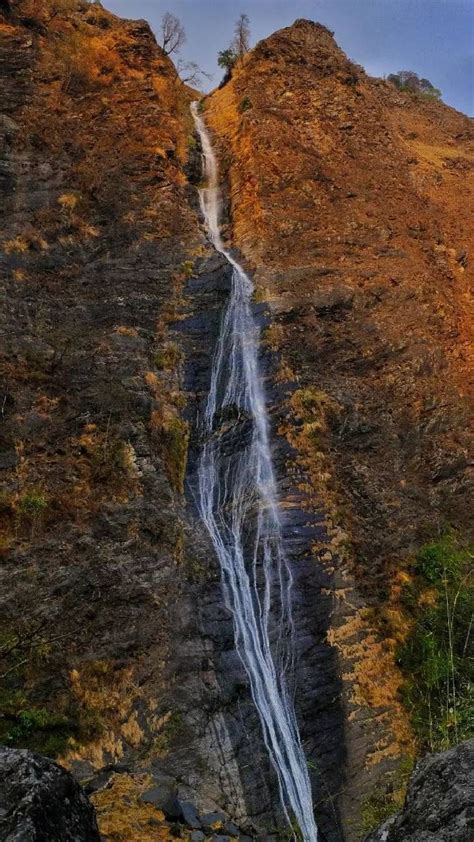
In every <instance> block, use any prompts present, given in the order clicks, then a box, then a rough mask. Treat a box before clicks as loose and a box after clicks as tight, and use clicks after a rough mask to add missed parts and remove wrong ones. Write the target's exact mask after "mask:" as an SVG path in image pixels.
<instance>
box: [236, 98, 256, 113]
mask: <svg viewBox="0 0 474 842" xmlns="http://www.w3.org/2000/svg"><path fill="white" fill-rule="evenodd" d="M252 107H253V106H252V102H251V100H250V99H249V98H248V96H244V98H243V100H241V102H240V104H239V111H240V113H241V114H243V113H244V111H249V109H250V108H252Z"/></svg>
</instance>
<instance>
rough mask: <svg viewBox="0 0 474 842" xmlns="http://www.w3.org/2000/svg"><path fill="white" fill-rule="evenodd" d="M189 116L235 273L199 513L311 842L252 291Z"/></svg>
mask: <svg viewBox="0 0 474 842" xmlns="http://www.w3.org/2000/svg"><path fill="white" fill-rule="evenodd" d="M191 110H192V114H193V117H194V121H195V125H196V129H197V131H198V134H199V137H200V139H201V145H202V150H203V158H204V170H205V172H204V175H205V180H206V186H205V187H203V188H201V190H200V191H199V195H200V203H201V209H202V213H203V215H204V218H205V221H206V226H207V231H208V235H209V239H210V240H211V242H212V244H213V245H214V247H215V248H216V249H217V251H219V252H220V253H221V254H222V255H223V256H224V257H225V258H226V260H227V261H228V262H229V263H230V265H231V266H232V288H231V293H230V296H229V301H228V305H227V308H226V311H225V313H224V316H223V319H222V323H221V329H220V335H219V338H218V342H217V347H216V351H215V355H214V359H213V365H212V374H211V384H210V388H209V395H208V400H207V405H206V410H205V413H204V420H203V429H202V436H203V440H204V444H203V447H202V452H201V457H200V461H199V467H198V505H199V509H200V514H201V517H202V520H203V522H204V524H205V526H206V528H207V530H208V532H209V535H210V537H211V540H212V543H213V546H214V549H215V551H216V554H217V557H218V560H219V563H220V567H221V573H222V586H223V594H224V601H225V605H226V607H227V608H228V609H229V610H230V612H231V613H232V617H233V625H234V635H235V643H236V648H237V651H238V653H239V656H240V658H241V660H242V663H243V665H244V667H245V670H246V672H247V675H248V677H249V681H250V688H251V693H252V698H253V701H254V704H255V707H256V709H257V711H258V714H259V718H260V722H261V725H262V731H263V738H264V742H265V746H266V749H267V752H268V755H269V758H270V761H271V763H272V766H273V768H274V769H275V772H276V775H277V779H278V786H279V792H280V800H281V803H282V807H283V810H284V813H285V816H286V818H287V821H288V823H289V824H292V823H293V821H296V823H297V824H298V827H299V829H300V831H301V834H302V837H303V839H304V840H305V842H316V840H317V828H316V823H315V820H314V810H313V802H312V794H311V784H310V780H309V775H308V769H307V765H306V760H305V756H304V752H303V748H302V745H301V740H300V736H299V731H298V725H297V722H296V716H295V710H294V705H293V701H292V698H291V693H290V692H289V682H288V676H289V675H290V674H291V668H292V662H293V651H294V646H293V619H292V609H291V585H292V576H291V570H290V567H289V565H288V562H287V559H286V557H285V553H284V551H283V541H282V530H281V523H280V515H279V509H278V500H277V491H276V483H275V476H274V471H273V465H272V459H271V451H270V441H269V426H268V416H267V412H266V406H265V399H264V394H263V389H262V384H261V377H260V373H259V367H258V347H259V330H258V327H257V324H256V322H255V320H254V319H253V316H252V313H251V308H250V300H251V295H252V291H253V284H252V281H251V279H250V278H249V277H248V275H247V274H246V273H245V272H244V270H243V269H242V267H241V266H240V265H239V263H238V262H237V261H236V260H235V258H234V257H233V256H232V255H231V254H230V252H229V251H228V250H227V249H226V248H225V246H224V243H223V241H222V237H221V233H220V208H221V196H220V191H219V183H218V166H217V160H216V156H215V154H214V151H213V148H212V143H211V140H210V136H209V133H208V131H207V129H206V126H205V124H204V121H203V119H202V117H201V116H200V114H199V112H198V104H197V103H193V104H192V106H191ZM235 445H237V446H235Z"/></svg>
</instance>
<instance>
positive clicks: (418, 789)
mask: <svg viewBox="0 0 474 842" xmlns="http://www.w3.org/2000/svg"><path fill="white" fill-rule="evenodd" d="M473 762H474V741H473V740H471V741H470V742H467V743H462V744H461V745H459V746H457V747H456V748H453V749H451V750H450V751H445V752H443V753H442V754H434V755H428V757H426V758H425V759H424V760H422V761H421V762H420V763H419V764H418V765H417V767H416V769H415V771H414V773H413V776H412V778H411V779H410V784H409V786H408V792H407V797H406V801H405V804H404V807H403V810H402V812H401V813H399V814H398V815H397V816H394V817H393V818H391V819H389V820H388V822H386V823H385V825H384V826H383V827H381V828H380V829H379V830H376V831H375V832H374V833H371V834H370V835H369V836H368V837H367V839H366V842H430V840H433V842H434V840H436V842H464V840H465V839H469V838H470V836H471V835H472V828H473V821H472V804H473V801H474V787H473V783H472V767H473Z"/></svg>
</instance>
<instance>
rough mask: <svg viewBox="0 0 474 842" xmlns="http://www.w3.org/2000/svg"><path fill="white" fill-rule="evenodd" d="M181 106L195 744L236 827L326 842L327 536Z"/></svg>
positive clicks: (335, 770)
mask: <svg viewBox="0 0 474 842" xmlns="http://www.w3.org/2000/svg"><path fill="white" fill-rule="evenodd" d="M193 116H194V120H195V124H196V130H197V134H198V137H199V140H200V144H201V148H202V162H203V168H204V179H205V187H203V188H201V189H200V191H199V198H200V208H201V212H202V217H203V222H204V227H205V230H206V233H207V238H208V240H209V241H210V244H211V246H212V249H209V250H208V252H209V256H206V257H205V258H203V259H202V260H200V261H199V265H198V266H197V272H196V275H195V277H193V278H192V279H191V280H190V282H189V285H188V290H187V294H188V298H189V300H190V302H191V303H192V315H188V317H187V318H186V319H184V320H183V322H182V323H181V324H180V331H181V332H182V334H183V341H184V345H185V346H187V348H186V358H187V364H186V375H185V381H186V382H185V384H184V385H185V390H186V391H187V392H188V396H189V398H190V399H189V402H188V416H189V420H190V421H191V425H192V430H193V432H192V436H191V442H190V454H189V463H188V476H187V481H188V490H189V503H190V509H191V515H190V517H191V520H193V521H194V524H195V529H196V542H195V544H196V549H197V554H198V555H199V554H201V556H203V555H204V556H206V554H209V555H212V556H214V557H215V558H216V559H217V562H216V567H218V568H219V571H220V583H216V582H214V584H212V585H209V586H208V587H207V589H206V595H205V596H204V598H201V600H200V605H199V618H198V626H199V633H200V635H201V643H200V645H201V646H202V650H201V651H202V652H206V658H205V661H206V672H207V675H208V683H209V682H210V683H211V684H212V685H213V686H212V696H213V708H214V709H213V710H212V711H210V712H209V711H208V714H209V717H210V721H209V724H208V727H207V728H206V729H205V732H206V734H205V735H204V732H203V734H202V738H201V740H200V742H201V750H200V754H201V755H202V754H206V753H207V754H209V750H210V748H212V747H214V748H215V746H216V745H218V746H219V753H220V755H221V757H220V764H219V763H217V762H211V763H210V765H209V767H208V769H207V774H208V775H212V773H213V772H214V774H215V775H216V776H217V778H218V786H217V789H218V790H221V792H222V800H221V803H222V804H223V805H224V806H225V807H226V809H227V810H228V811H230V812H231V813H233V815H234V816H235V818H236V819H237V820H238V821H239V822H240V823H241V825H242V822H244V824H245V823H247V826H248V827H249V828H251V827H252V828H255V829H256V831H257V832H259V833H262V832H263V831H265V832H266V833H270V834H277V835H280V834H281V836H282V838H283V837H284V836H288V832H289V831H290V833H291V830H290V828H293V830H296V829H298V831H297V832H298V834H299V835H300V836H301V838H303V839H304V840H308V842H309V840H316V839H318V840H320V842H324V841H327V842H341V840H343V839H344V836H343V831H342V829H341V825H340V819H339V814H338V806H337V800H338V792H340V790H341V788H342V786H343V781H342V776H343V767H344V729H343V719H342V711H341V707H340V703H339V700H340V686H339V680H338V677H337V668H336V663H335V656H334V652H333V650H332V649H331V647H329V646H328V644H327V641H326V631H327V628H328V625H329V616H330V612H331V598H330V596H329V594H330V591H331V581H330V575H329V574H328V573H326V572H325V571H324V570H323V569H322V568H321V569H320V568H319V567H317V566H316V565H315V563H314V560H313V559H312V558H311V557H310V550H311V546H312V544H313V543H314V542H315V541H324V540H325V539H326V536H325V531H324V527H323V523H322V516H321V515H318V513H317V512H314V511H313V512H310V511H309V510H308V508H307V506H306V501H305V499H304V497H303V493H302V492H301V491H299V490H298V488H297V486H298V482H297V479H296V478H295V476H294V475H292V476H291V478H290V477H289V476H288V472H287V470H286V465H287V461H288V459H289V458H290V457H291V454H290V453H289V447H288V445H287V443H286V442H285V441H284V440H283V439H281V438H280V437H278V436H277V435H276V434H275V429H276V428H277V426H278V423H279V414H281V413H282V411H283V408H282V407H283V403H284V399H285V395H284V394H283V393H282V387H281V386H278V385H276V384H275V382H274V381H275V378H273V377H272V374H274V365H275V361H274V360H273V359H272V357H271V354H269V353H268V352H265V351H264V349H263V348H262V346H261V343H260V341H259V339H260V330H261V328H262V327H264V326H265V324H266V323H267V322H268V319H269V314H268V313H267V312H266V311H265V308H264V307H263V306H262V305H256V304H254V303H253V302H252V291H253V285H252V282H251V280H250V278H249V276H248V275H247V274H246V273H245V272H244V270H243V269H242V267H241V266H240V264H239V263H238V262H237V260H236V258H235V256H234V254H233V253H231V252H230V251H229V250H228V249H227V248H226V246H225V244H224V242H223V240H222V238H221V234H220V225H221V212H222V199H221V193H220V189H219V177H218V168H217V161H216V158H215V155H214V152H213V149H212V145H211V141H210V137H209V134H208V132H207V130H206V127H205V124H204V122H203V120H202V118H201V116H200V114H199V112H198V110H197V106H194V107H193ZM264 395H265V396H264ZM203 526H204V529H203ZM203 547H204V549H203ZM204 641H205V643H204ZM210 675H212V679H209V676H210ZM203 774H204V777H206V773H204V772H203ZM315 817H316V818H315ZM285 828H286V829H285Z"/></svg>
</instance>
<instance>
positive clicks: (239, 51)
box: [232, 14, 250, 58]
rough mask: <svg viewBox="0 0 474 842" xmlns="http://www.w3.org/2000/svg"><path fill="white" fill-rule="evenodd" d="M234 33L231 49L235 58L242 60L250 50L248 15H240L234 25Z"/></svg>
mask: <svg viewBox="0 0 474 842" xmlns="http://www.w3.org/2000/svg"><path fill="white" fill-rule="evenodd" d="M234 33H235V34H234V40H233V42H232V48H233V50H234V52H235V54H236V56H237V58H242V56H244V55H245V53H248V51H249V49H250V21H249V16H248V15H245V14H242V15H240V17H239V19H238V21H237V23H236V24H235V30H234Z"/></svg>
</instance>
